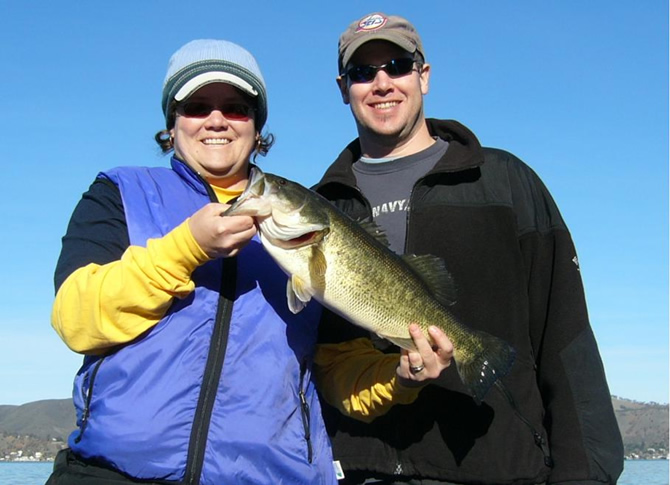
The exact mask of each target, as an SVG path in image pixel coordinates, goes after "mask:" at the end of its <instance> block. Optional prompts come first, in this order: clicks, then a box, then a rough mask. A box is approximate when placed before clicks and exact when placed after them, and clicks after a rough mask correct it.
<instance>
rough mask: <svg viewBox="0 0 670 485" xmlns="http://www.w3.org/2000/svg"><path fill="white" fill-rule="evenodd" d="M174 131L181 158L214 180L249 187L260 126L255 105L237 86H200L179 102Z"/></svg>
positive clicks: (229, 186)
mask: <svg viewBox="0 0 670 485" xmlns="http://www.w3.org/2000/svg"><path fill="white" fill-rule="evenodd" d="M170 134H171V135H172V136H173V137H174V151H175V155H176V156H177V158H179V159H180V160H183V161H184V162H186V163H187V164H189V165H190V166H191V167H192V168H193V169H194V170H196V171H197V172H198V173H199V174H200V175H201V176H202V177H203V178H205V179H206V180H207V181H208V182H209V183H210V184H212V185H217V186H220V187H225V188H229V189H242V188H244V187H245V185H246V181H247V172H248V166H249V157H250V156H251V154H252V153H253V151H254V148H255V146H256V127H255V122H254V111H253V109H252V105H251V104H250V102H249V99H248V98H247V97H246V96H244V95H243V94H242V93H241V92H240V91H238V89H237V88H235V87H234V86H231V85H230V84H225V83H212V84H207V85H205V86H203V87H202V88H200V89H198V90H197V91H196V92H195V93H193V94H192V95H191V96H190V97H188V98H187V99H186V100H185V101H182V102H181V103H179V105H178V106H177V111H176V118H175V125H174V128H173V129H172V130H170Z"/></svg>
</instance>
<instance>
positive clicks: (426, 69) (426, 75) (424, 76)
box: [419, 64, 430, 94]
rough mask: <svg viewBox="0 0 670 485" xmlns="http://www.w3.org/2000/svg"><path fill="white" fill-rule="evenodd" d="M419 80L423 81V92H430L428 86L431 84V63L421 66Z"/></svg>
mask: <svg viewBox="0 0 670 485" xmlns="http://www.w3.org/2000/svg"><path fill="white" fill-rule="evenodd" d="M419 80H420V81H421V94H428V88H429V86H430V82H429V81H430V64H424V65H423V66H421V73H420V74H419Z"/></svg>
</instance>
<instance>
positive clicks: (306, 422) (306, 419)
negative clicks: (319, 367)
mask: <svg viewBox="0 0 670 485" xmlns="http://www.w3.org/2000/svg"><path fill="white" fill-rule="evenodd" d="M306 373H307V363H306V361H304V360H303V362H302V363H301V364H300V384H299V390H298V395H299V397H300V409H301V411H302V425H303V428H304V430H305V442H306V443H307V461H308V462H309V463H312V459H313V457H312V453H313V452H312V431H311V425H310V413H309V403H308V402H307V397H306V395H305V389H304V387H303V384H304V381H305V374H306Z"/></svg>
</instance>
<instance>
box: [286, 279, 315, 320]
mask: <svg viewBox="0 0 670 485" xmlns="http://www.w3.org/2000/svg"><path fill="white" fill-rule="evenodd" d="M311 299H312V291H311V289H310V288H309V286H308V285H306V284H305V282H304V281H303V280H301V279H300V278H298V277H297V276H291V277H290V278H289V279H288V282H287V283H286V300H287V302H288V308H289V310H291V312H292V313H299V312H300V311H301V310H302V309H303V308H305V307H306V306H307V304H308V303H309V301H310V300H311Z"/></svg>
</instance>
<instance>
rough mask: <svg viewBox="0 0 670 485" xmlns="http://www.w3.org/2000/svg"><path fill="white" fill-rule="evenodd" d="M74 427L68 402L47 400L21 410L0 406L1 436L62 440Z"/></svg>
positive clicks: (72, 411) (70, 405)
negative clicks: (4, 434)
mask: <svg viewBox="0 0 670 485" xmlns="http://www.w3.org/2000/svg"><path fill="white" fill-rule="evenodd" d="M75 427H76V419H75V415H74V407H73V406H72V400H70V399H49V400H46V401H35V402H30V403H28V404H23V405H21V406H8V405H4V406H2V405H0V432H4V433H9V434H17V435H29V436H35V437H38V438H43V439H52V438H55V439H61V440H62V439H66V438H67V437H68V435H69V434H70V432H71V431H72V430H73V429H74V428H75Z"/></svg>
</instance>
